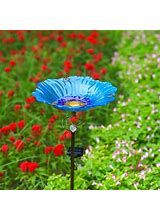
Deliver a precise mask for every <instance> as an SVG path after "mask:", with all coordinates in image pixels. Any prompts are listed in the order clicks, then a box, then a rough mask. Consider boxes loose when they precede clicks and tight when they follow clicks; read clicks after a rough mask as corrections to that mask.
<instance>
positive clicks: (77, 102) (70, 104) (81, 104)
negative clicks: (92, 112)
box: [65, 101, 86, 107]
mask: <svg viewBox="0 0 160 220" xmlns="http://www.w3.org/2000/svg"><path fill="white" fill-rule="evenodd" d="M65 105H67V106H71V107H78V106H84V105H86V104H85V103H84V102H82V101H68V102H66V103H65Z"/></svg>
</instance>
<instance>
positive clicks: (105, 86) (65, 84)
mask: <svg viewBox="0 0 160 220" xmlns="http://www.w3.org/2000/svg"><path fill="white" fill-rule="evenodd" d="M116 91H117V88H116V87H114V86H112V84H111V83H109V82H101V81H99V80H94V79H92V78H91V77H88V76H87V77H81V76H71V77H68V78H60V79H47V80H45V81H43V82H40V83H38V84H37V88H36V90H35V91H34V92H33V93H32V95H33V96H34V97H35V98H36V100H37V101H39V102H43V103H47V104H49V105H53V107H55V108H58V109H61V110H64V111H72V112H73V111H74V112H79V111H85V110H87V109H90V108H94V107H96V106H104V105H106V104H108V103H110V102H112V101H114V100H115V97H114V96H115V92H116ZM65 100H66V102H67V101H74V100H75V101H80V102H83V103H84V105H83V106H68V105H66V104H65Z"/></svg>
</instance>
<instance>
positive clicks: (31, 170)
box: [28, 162, 39, 173]
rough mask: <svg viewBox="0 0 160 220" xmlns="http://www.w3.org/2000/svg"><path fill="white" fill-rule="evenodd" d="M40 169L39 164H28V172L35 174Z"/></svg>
mask: <svg viewBox="0 0 160 220" xmlns="http://www.w3.org/2000/svg"><path fill="white" fill-rule="evenodd" d="M38 167H39V164H38V163H36V162H29V163H28V171H29V172H30V173H33V172H34V171H35V170H36V169H37V168H38Z"/></svg>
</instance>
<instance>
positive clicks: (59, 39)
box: [56, 35, 63, 43]
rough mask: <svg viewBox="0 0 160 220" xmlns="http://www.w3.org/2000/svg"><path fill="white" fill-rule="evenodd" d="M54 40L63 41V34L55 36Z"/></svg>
mask: <svg viewBox="0 0 160 220" xmlns="http://www.w3.org/2000/svg"><path fill="white" fill-rule="evenodd" d="M56 41H57V42H59V43H61V42H62V41H63V36H62V35H59V36H58V37H57V38H56Z"/></svg>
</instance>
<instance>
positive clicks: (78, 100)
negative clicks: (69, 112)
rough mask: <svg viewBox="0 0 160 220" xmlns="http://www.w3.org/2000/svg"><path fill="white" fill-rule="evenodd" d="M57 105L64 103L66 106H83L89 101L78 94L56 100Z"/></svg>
mask: <svg viewBox="0 0 160 220" xmlns="http://www.w3.org/2000/svg"><path fill="white" fill-rule="evenodd" d="M57 104H58V105H65V106H68V107H83V106H86V105H90V104H91V101H90V99H88V98H85V97H80V96H66V97H63V98H61V99H59V100H58V102H57Z"/></svg>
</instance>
